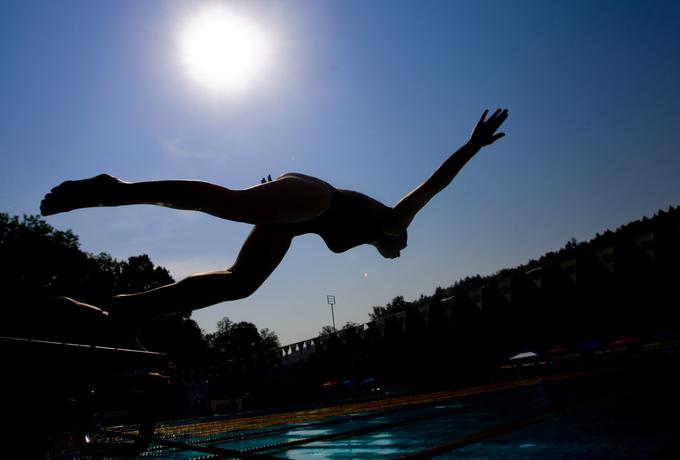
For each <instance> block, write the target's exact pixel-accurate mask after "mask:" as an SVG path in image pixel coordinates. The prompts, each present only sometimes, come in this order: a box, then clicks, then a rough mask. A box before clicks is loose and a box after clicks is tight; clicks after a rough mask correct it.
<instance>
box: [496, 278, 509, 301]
mask: <svg viewBox="0 0 680 460" xmlns="http://www.w3.org/2000/svg"><path fill="white" fill-rule="evenodd" d="M498 289H500V291H501V292H502V293H503V295H504V296H505V298H506V299H507V300H508V302H512V279H510V278H509V277H508V278H503V279H501V280H500V281H498Z"/></svg>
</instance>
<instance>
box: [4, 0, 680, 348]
mask: <svg viewBox="0 0 680 460" xmlns="http://www.w3.org/2000/svg"><path fill="white" fill-rule="evenodd" d="M215 3H219V4H220V5H224V6H225V7H228V8H232V9H233V10H235V11H238V12H239V14H241V15H243V16H245V17H248V18H250V19H251V20H252V21H253V22H254V23H257V24H258V26H259V27H260V28H261V29H262V30H264V31H266V32H267V33H268V34H269V36H270V37H271V40H272V43H273V44H274V45H275V46H274V47H273V48H272V49H273V51H272V56H273V57H272V59H271V62H270V63H269V64H270V65H269V67H268V68H267V70H266V73H265V74H264V75H262V76H261V78H259V79H258V80H257V81H254V82H253V83H252V84H251V85H250V86H249V87H248V88H246V89H245V90H244V91H242V92H240V93H238V94H233V95H229V96H215V95H214V94H211V93H210V92H209V91H206V90H205V89H204V88H201V87H199V86H197V85H196V84H195V83H194V82H192V81H190V79H189V78H188V77H187V74H186V72H185V69H184V68H183V67H182V66H181V65H180V62H179V58H178V50H177V36H178V33H179V30H180V28H181V25H182V24H183V22H184V21H186V20H187V18H190V17H191V16H192V15H194V14H196V13H197V12H199V11H200V10H202V9H203V8H205V7H206V6H209V5H212V4H215ZM678 56H680V4H678V3H677V2H673V1H657V2H640V1H604V0H603V1H598V2H590V1H573V0H571V1H551V2H543V1H519V0H518V1H512V2H509V1H486V2H477V1H469V2H468V1H454V0H450V1H377V0H376V1H371V2H361V1H311V0H309V1H303V0H300V1H248V2H245V1H243V2H189V1H177V2H173V1H163V2H161V1H148V2H138V1H116V2H103V1H75V0H71V1H67V2H33V1H24V0H22V1H9V0H6V1H3V2H1V3H0V155H2V168H1V169H0V211H2V212H8V213H11V214H25V213H26V214H37V213H38V212H39V210H38V206H39V203H40V200H41V198H42V196H43V195H44V194H45V193H46V192H47V191H49V189H50V188H51V187H53V186H54V185H56V184H58V183H60V182H62V181H63V180H66V179H70V178H84V177H89V176H92V175H95V174H98V173H100V172H109V173H111V174H113V175H116V176H119V177H121V178H123V179H128V180H145V179H163V178H187V179H202V180H208V181H213V182H217V183H220V184H223V185H225V186H228V187H231V188H243V187H248V186H251V185H254V184H255V183H257V182H258V181H259V178H260V177H262V176H264V175H266V174H271V175H272V176H276V175H278V174H281V173H283V172H286V171H298V172H303V173H306V174H311V175H315V176H318V177H321V178H323V179H325V180H327V181H328V182H330V183H332V184H334V185H335V186H337V187H340V188H348V189H355V190H359V191H362V192H364V193H367V194H369V195H371V196H374V197H375V198H377V199H379V200H381V201H383V202H384V203H386V204H394V203H395V202H396V201H398V200H399V199H400V198H401V197H402V196H403V194H405V193H407V192H408V191H409V190H411V189H412V188H413V187H415V186H416V185H418V184H419V183H420V182H421V181H422V180H424V179H425V178H426V177H427V176H428V175H429V174H430V173H431V172H432V171H433V170H434V169H435V168H436V167H437V166H438V165H439V164H440V163H441V162H442V161H443V160H444V159H445V158H446V157H447V155H448V154H449V153H451V152H452V151H454V150H455V149H457V148H458V147H459V146H460V145H461V144H462V143H464V142H465V140H466V139H467V136H468V134H469V132H470V130H471V128H472V126H473V125H474V123H475V122H476V120H477V119H478V117H479V114H480V113H481V111H482V110H483V109H485V108H495V107H507V108H509V109H510V118H509V119H508V121H507V122H506V125H505V126H504V131H505V132H506V133H507V137H505V138H504V139H502V140H501V141H499V142H498V143H497V144H495V145H493V146H492V147H490V148H488V149H486V150H484V151H482V152H481V153H480V154H479V155H478V156H477V157H476V158H474V159H473V160H472V162H471V163H470V164H469V165H468V166H466V168H465V169H464V170H463V171H462V173H461V174H460V176H459V177H458V178H456V180H455V181H454V183H453V184H452V185H451V186H450V187H449V188H448V189H446V190H445V191H444V192H442V193H441V194H440V195H438V196H437V197H436V198H435V199H434V200H433V201H432V202H431V203H430V205H428V207H427V208H426V209H424V210H423V211H422V212H421V213H420V214H419V215H418V216H417V218H416V220H415V221H414V223H413V225H412V227H411V228H410V229H409V238H410V239H409V247H408V248H407V250H406V251H404V252H403V253H402V257H401V258H400V259H397V260H385V259H382V258H381V257H380V256H379V255H378V254H377V252H376V251H375V249H373V248H371V247H360V248H356V249H354V250H351V251H349V252H346V253H343V254H340V255H336V254H332V253H331V252H330V251H328V250H327V249H326V247H325V245H324V244H323V242H322V241H321V239H320V238H319V237H317V236H313V235H308V236H304V237H300V238H298V239H296V240H295V241H294V243H293V246H292V247H291V250H290V252H289V253H288V255H287V256H286V259H285V260H284V261H283V263H282V264H281V266H280V267H279V268H278V269H277V271H276V272H274V274H273V275H272V277H271V278H270V279H269V280H268V281H267V282H266V283H265V284H264V285H263V286H262V287H261V289H260V290H259V291H258V292H257V293H256V294H254V295H253V296H252V297H250V298H248V299H245V300H242V301H237V302H230V303H224V304H220V305H217V306H214V307H211V308H207V309H204V310H200V311H198V312H195V314H194V318H195V319H196V320H197V321H198V322H199V324H200V325H201V326H202V327H203V328H204V329H206V330H208V331H210V330H212V329H214V327H215V323H216V322H217V321H218V320H219V319H221V318H222V317H223V316H229V317H230V318H231V319H232V320H235V321H241V320H243V321H250V322H253V323H255V324H256V325H257V326H258V327H260V328H264V327H267V328H270V329H273V330H274V331H276V332H277V333H278V334H279V337H280V338H281V340H282V342H284V343H289V342H294V341H298V340H302V339H306V338H309V337H313V336H315V335H316V334H317V333H318V331H319V330H320V329H321V327H322V326H323V325H325V324H329V323H330V320H331V318H330V310H329V308H328V306H327V305H326V295H327V294H333V295H335V296H336V299H337V305H336V308H335V315H336V321H337V323H338V325H340V324H343V323H344V322H346V321H355V322H365V321H367V320H368V313H369V312H370V311H371V307H372V306H373V305H384V304H385V303H386V302H389V301H390V300H391V299H392V298H393V297H395V296H397V295H403V296H405V297H406V298H407V299H412V298H416V297H418V296H419V295H420V294H421V293H422V294H431V293H432V292H433V291H434V289H435V287H437V286H449V285H451V284H453V283H454V282H455V281H456V280H458V279H460V278H463V277H465V276H468V275H474V274H482V275H485V274H492V273H495V272H496V271H498V270H500V269H502V268H508V267H513V266H516V265H519V264H522V263H526V262H527V261H528V260H529V259H531V258H537V257H539V256H541V255H542V254H543V253H545V252H546V251H550V250H555V249H558V248H560V247H561V246H563V245H564V243H566V241H568V240H569V239H570V238H572V237H573V238H576V239H578V240H587V239H590V238H592V237H593V236H594V235H595V233H596V232H601V231H603V230H605V229H607V228H611V229H613V228H615V227H617V226H619V225H621V224H624V223H627V222H629V221H631V220H634V219H638V218H640V217H642V216H644V215H651V214H652V213H654V212H655V211H656V210H658V209H660V208H666V207H668V206H669V205H678V204H680V181H678V180H677V176H678V173H679V172H680V149H679V146H680V141H678V137H677V135H676V134H675V132H676V131H677V126H678V125H679V121H680V111H679V110H678V105H679V103H680V59H679V58H678ZM47 220H48V222H49V223H50V224H52V225H54V226H55V227H57V228H60V229H67V228H70V229H72V230H73V231H74V232H75V233H77V234H78V235H79V236H80V238H81V242H82V248H83V249H84V250H86V251H89V252H93V253H98V252H102V251H104V252H109V253H110V254H112V255H113V256H115V257H117V258H127V257H129V256H131V255H137V254H142V253H146V254H149V255H150V257H151V258H152V260H153V261H154V262H156V263H158V264H160V265H163V266H165V267H167V268H169V269H170V271H171V273H172V275H173V276H174V277H175V278H176V279H180V278H182V277H184V276H186V275H189V274H191V273H194V272H199V271H206V270H213V269H222V268H226V267H228V266H229V265H230V264H231V263H232V262H233V260H234V258H235V256H236V254H237V252H238V249H239V247H240V245H241V243H242V242H243V240H244V239H245V237H246V235H247V233H248V231H249V228H248V226H246V225H243V224H238V223H232V222H225V221H219V220H216V219H214V218H211V217H208V216H204V215H201V214H198V213H190V212H178V211H173V210H169V209H161V208H154V207H151V206H136V207H129V208H115V209H113V208H111V209H86V210H79V211H75V212H72V213H68V214H64V215H58V216H54V217H49V218H48V219H47ZM366 275H367V276H366Z"/></svg>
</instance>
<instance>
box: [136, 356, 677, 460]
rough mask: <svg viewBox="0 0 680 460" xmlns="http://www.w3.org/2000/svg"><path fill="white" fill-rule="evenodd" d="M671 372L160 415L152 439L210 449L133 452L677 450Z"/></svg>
mask: <svg viewBox="0 0 680 460" xmlns="http://www.w3.org/2000/svg"><path fill="white" fill-rule="evenodd" d="M673 371H674V369H668V368H664V369H663V370H659V369H655V370H653V371H652V370H650V369H626V370H624V369H620V370H609V371H600V372H593V373H581V374H573V375H569V376H559V377H552V378H545V379H536V380H527V381H520V382H514V383H512V384H502V385H488V386H485V387H479V388H475V389H468V390H461V391H448V392H439V393H429V394H424V395H411V396H403V397H400V398H390V399H385V400H380V401H371V402H364V403H356V404H347V405H340V406H333V407H326V408H317V409H310V410H306V411H296V412H286V413H280V414H269V415H261V416H251V417H243V418H239V419H201V420H193V421H190V422H184V423H179V424H177V423H175V424H167V425H163V426H160V427H159V429H158V436H159V437H160V438H163V439H165V440H167V441H168V442H171V441H174V442H181V443H183V444H194V445H195V446H196V447H194V448H197V449H201V448H205V449H214V450H213V451H212V454H211V453H208V452H207V451H206V450H204V451H203V452H197V451H190V450H187V449H178V448H176V447H169V446H165V445H158V444H156V445H151V446H150V448H149V449H148V450H147V451H146V452H145V453H144V454H142V455H141V456H140V457H139V458H167V459H203V458H217V456H216V455H215V454H216V453H217V454H221V455H220V456H221V457H222V458H230V457H229V456H228V453H229V452H237V454H235V455H238V458H244V456H250V458H288V459H300V460H306V459H317V460H318V459H379V458H385V459H387V458H389V459H395V458H414V459H416V458H439V459H446V458H456V459H458V458H461V459H541V458H551V459H554V458H584V459H591V458H592V459H595V458H598V459H602V458H606V459H623V458H626V459H631V458H666V457H663V455H668V457H667V458H680V457H673V455H676V454H677V453H678V450H677V446H676V445H674V444H673V442H674V441H673V440H674V439H675V438H677V434H678V432H677V428H678V425H677V422H676V420H677V418H678V417H677V414H678V408H679V407H680V405H679V404H678V402H679V398H678V396H677V394H676V393H677V392H676V390H675V388H677V384H678V381H677V380H678V378H677V377H676V376H675V375H676V373H675V372H673ZM159 442H160V441H159Z"/></svg>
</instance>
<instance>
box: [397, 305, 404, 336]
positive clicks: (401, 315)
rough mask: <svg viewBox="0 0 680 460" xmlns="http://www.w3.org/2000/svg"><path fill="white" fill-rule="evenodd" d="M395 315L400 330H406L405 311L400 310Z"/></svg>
mask: <svg viewBox="0 0 680 460" xmlns="http://www.w3.org/2000/svg"><path fill="white" fill-rule="evenodd" d="M396 316H397V321H399V325H400V326H401V330H402V331H406V311H405V310H404V311H400V312H399V313H397V315H396Z"/></svg>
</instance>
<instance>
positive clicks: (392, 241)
mask: <svg viewBox="0 0 680 460" xmlns="http://www.w3.org/2000/svg"><path fill="white" fill-rule="evenodd" d="M407 240H408V234H407V233H406V230H404V233H402V234H401V235H398V236H384V237H382V238H380V239H379V240H375V241H373V242H372V243H371V244H372V245H373V246H375V248H376V249H377V250H378V252H379V253H380V255H382V256H383V257H384V258H386V259H396V258H397V257H399V256H400V255H401V251H402V250H403V249H404V248H406V246H407Z"/></svg>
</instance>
